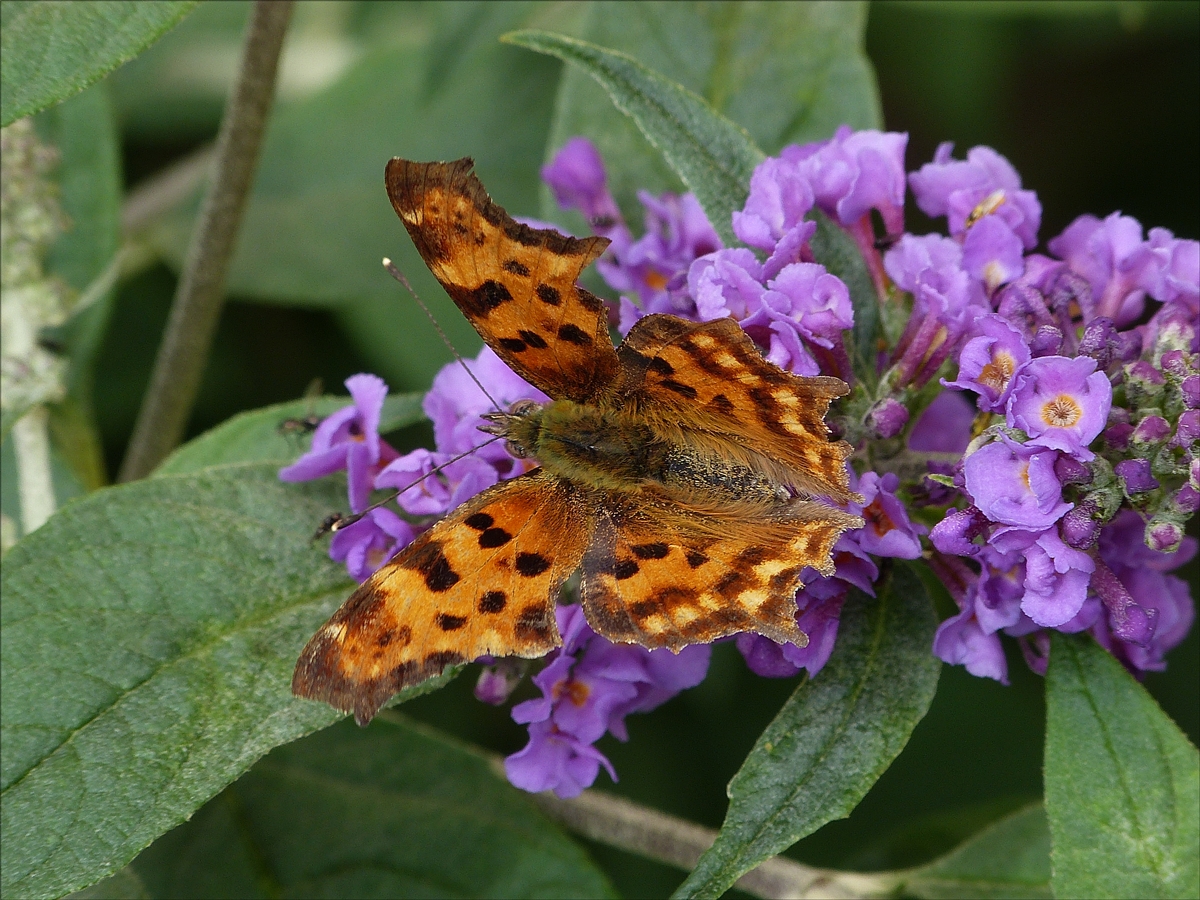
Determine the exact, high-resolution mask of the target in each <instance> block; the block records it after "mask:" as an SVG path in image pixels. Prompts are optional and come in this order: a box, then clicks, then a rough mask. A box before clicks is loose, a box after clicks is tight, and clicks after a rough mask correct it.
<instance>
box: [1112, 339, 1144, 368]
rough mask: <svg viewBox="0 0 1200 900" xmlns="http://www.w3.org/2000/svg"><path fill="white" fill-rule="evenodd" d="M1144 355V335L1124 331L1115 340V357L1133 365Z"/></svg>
mask: <svg viewBox="0 0 1200 900" xmlns="http://www.w3.org/2000/svg"><path fill="white" fill-rule="evenodd" d="M1141 355H1142V335H1141V333H1140V332H1137V331H1122V332H1119V333H1118V334H1117V335H1116V336H1115V337H1114V338H1113V356H1115V357H1116V358H1117V359H1119V360H1120V361H1121V362H1123V363H1131V362H1133V361H1134V360H1135V359H1137V358H1138V357H1139V356H1141Z"/></svg>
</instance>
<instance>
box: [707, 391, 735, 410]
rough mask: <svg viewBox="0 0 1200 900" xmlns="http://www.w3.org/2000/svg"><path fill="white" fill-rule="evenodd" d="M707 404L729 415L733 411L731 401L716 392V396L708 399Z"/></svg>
mask: <svg viewBox="0 0 1200 900" xmlns="http://www.w3.org/2000/svg"><path fill="white" fill-rule="evenodd" d="M708 405H709V406H711V407H712V408H713V409H715V410H716V411H717V412H719V413H722V414H724V415H729V414H730V413H732V412H733V401H732V400H730V399H729V398H728V397H726V396H725V395H724V394H717V396H715V397H713V398H712V399H711V400H709V401H708Z"/></svg>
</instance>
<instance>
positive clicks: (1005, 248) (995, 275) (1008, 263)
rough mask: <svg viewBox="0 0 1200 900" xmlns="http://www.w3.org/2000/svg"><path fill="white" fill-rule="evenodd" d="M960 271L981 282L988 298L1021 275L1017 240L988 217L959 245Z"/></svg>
mask: <svg viewBox="0 0 1200 900" xmlns="http://www.w3.org/2000/svg"><path fill="white" fill-rule="evenodd" d="M963 268H964V269H966V270H967V271H968V272H969V273H971V277H973V278H977V279H979V281H981V282H983V286H984V289H985V290H986V291H987V293H988V295H989V296H990V295H992V294H994V293H995V292H996V288H998V287H1000V285H1002V284H1008V283H1009V282H1010V281H1015V280H1016V279H1017V278H1020V277H1021V275H1023V274H1024V272H1025V258H1024V254H1023V253H1022V247H1021V239H1020V238H1019V237H1017V236H1016V234H1014V233H1013V231H1012V229H1011V228H1009V227H1008V225H1007V224H1006V223H1004V222H1002V221H1001V220H1000V219H997V218H993V217H991V216H988V217H987V218H984V219H982V220H981V221H979V222H977V223H976V224H975V225H973V226H972V227H971V230H970V231H968V232H967V237H966V239H965V240H964V241H963Z"/></svg>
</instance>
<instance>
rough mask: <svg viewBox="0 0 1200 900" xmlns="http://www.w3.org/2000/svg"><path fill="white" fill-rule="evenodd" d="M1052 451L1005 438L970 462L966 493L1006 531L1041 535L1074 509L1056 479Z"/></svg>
mask: <svg viewBox="0 0 1200 900" xmlns="http://www.w3.org/2000/svg"><path fill="white" fill-rule="evenodd" d="M1057 456H1058V454H1057V453H1055V452H1053V451H1048V450H1043V449H1041V448H1039V447H1032V446H1030V445H1028V444H1018V443H1016V442H1015V441H1011V440H1009V439H1008V438H1002V439H1001V440H999V441H995V442H993V443H991V444H987V445H985V446H983V447H980V448H979V449H978V450H976V451H975V452H974V453H972V454H971V455H970V456H968V457H967V458H966V461H965V463H964V464H963V475H964V476H965V478H966V486H967V493H969V494H970V495H971V498H972V499H973V500H974V501H975V505H976V506H977V507H978V508H979V510H980V511H981V512H982V513H983V514H984V515H985V516H987V517H988V518H989V519H991V520H992V521H993V522H998V523H1000V524H1002V525H1010V526H1015V527H1017V528H1030V529H1040V528H1048V527H1049V526H1050V525H1053V524H1054V523H1055V522H1057V521H1058V520H1059V519H1061V518H1062V516H1063V514H1064V513H1066V511H1067V510H1069V509H1070V508H1071V504H1070V503H1064V502H1063V499H1062V486H1061V485H1060V484H1059V481H1058V478H1057V477H1056V476H1055V474H1054V460H1055V458H1056V457H1057Z"/></svg>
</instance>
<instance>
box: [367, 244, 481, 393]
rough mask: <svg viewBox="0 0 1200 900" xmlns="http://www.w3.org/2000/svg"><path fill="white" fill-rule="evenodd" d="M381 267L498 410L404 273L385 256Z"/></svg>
mask: <svg viewBox="0 0 1200 900" xmlns="http://www.w3.org/2000/svg"><path fill="white" fill-rule="evenodd" d="M383 267H384V268H385V269H387V270H388V274H389V275H391V276H392V277H393V278H395V279H396V280H397V281H398V282H400V283H401V284H402V285H404V287H405V290H407V291H408V292H409V293H410V294H412V298H413V299H414V300H416V301H417V306H419V307H421V309H422V310H424V312H425V315H426V316H428V318H429V321H430V322H431V323H432V324H433V328H434V330H435V331H437V333H438V337H440V338H441V339H442V343H443V344H445V345H446V346H447V347H448V348H449V350H450V352H451V353H453V354H454V358H455V359H457V360H458V364H459V365H460V366H462V367H463V370H464V371H465V372H466V373H467V375H469V376H470V377H471V380H472V381H473V382H475V386H476V387H477V388H479V390H481V391H483V396H485V397H487V398H488V401H489V402H490V403H491V404H492V408H493V409H495V410H496V412H500V404H499V403H497V402H496V400H495V398H494V397H493V396H492V395H491V394H489V393H488V389H487V388H485V387H484V386H483V383H482V382H481V381H480V380H479V379H478V378H476V377H475V373H474V372H472V371H471V367H470V366H468V365H467V363H466V361H465V360H464V359H463V358H462V357H461V356H459V354H458V351H457V350H455V349H454V345H453V344H452V343H450V338H448V337H446V332H444V331H442V326H441V325H439V324H438V320H437V319H435V318H434V316H433V313H432V312H430V310H429V307H428V306H426V305H425V301H424V300H422V299H421V298H420V297H418V296H417V292H416V291H414V290H413V286H412V285H411V284H409V283H408V279H407V278H405V277H404V273H403V272H401V271H400V269H399V268H397V266H396V264H395V263H394V262H392V261H391V260H390V259H388V258H387V257H386V256H385V257H384V258H383Z"/></svg>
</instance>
